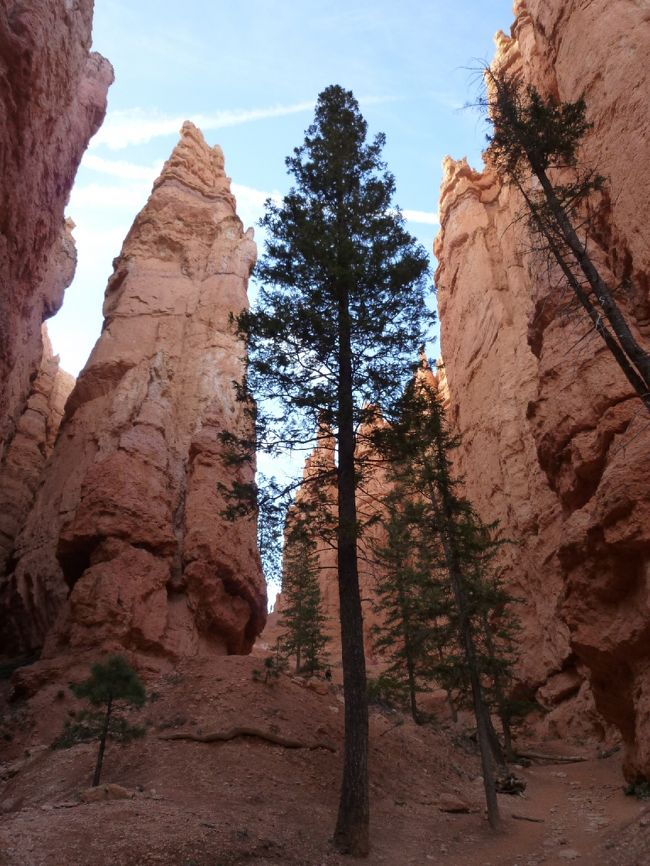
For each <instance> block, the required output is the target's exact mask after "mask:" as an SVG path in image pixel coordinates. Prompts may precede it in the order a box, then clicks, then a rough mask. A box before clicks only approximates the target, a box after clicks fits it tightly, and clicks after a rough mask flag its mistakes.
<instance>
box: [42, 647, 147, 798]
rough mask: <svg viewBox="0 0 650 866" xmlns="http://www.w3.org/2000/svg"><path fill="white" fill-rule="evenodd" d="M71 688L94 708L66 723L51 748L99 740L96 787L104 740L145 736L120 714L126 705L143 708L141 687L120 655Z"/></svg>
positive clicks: (109, 659)
mask: <svg viewBox="0 0 650 866" xmlns="http://www.w3.org/2000/svg"><path fill="white" fill-rule="evenodd" d="M70 689H71V691H72V692H73V694H74V695H75V696H76V697H78V698H85V699H86V700H87V701H89V703H90V704H91V706H92V707H93V708H94V709H91V710H82V712H81V713H79V714H78V716H77V718H76V719H75V721H74V722H72V723H71V722H69V721H68V722H66V726H65V730H64V731H63V734H62V735H61V736H60V737H59V739H58V740H57V741H56V742H55V744H54V745H55V746H56V747H58V748H67V747H69V746H72V745H74V743H80V742H87V741H89V740H98V741H99V745H98V749H97V762H96V764H95V772H94V774H93V782H92V784H93V787H95V786H97V785H99V782H100V779H101V774H102V765H103V763H104V752H105V750H106V741H107V740H108V739H113V740H116V741H117V742H120V743H124V742H128V740H130V739H133V738H134V737H141V736H142V735H143V734H144V728H141V727H139V726H136V725H131V724H129V722H128V721H127V720H126V719H125V718H124V716H123V715H122V711H123V710H124V709H125V708H126V707H128V706H132V707H141V706H142V705H143V703H144V701H145V690H144V686H143V685H142V682H141V680H140V678H139V677H138V675H137V673H136V672H135V671H134V670H133V668H132V667H131V665H130V664H129V663H128V662H127V660H126V659H125V658H124V657H123V656H110V657H109V658H108V659H107V660H106V662H105V663H104V664H101V663H99V662H97V663H96V664H94V665H92V667H91V669H90V676H89V677H88V679H86V680H84V681H83V682H80V683H71V684H70Z"/></svg>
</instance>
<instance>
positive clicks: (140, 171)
mask: <svg viewBox="0 0 650 866" xmlns="http://www.w3.org/2000/svg"><path fill="white" fill-rule="evenodd" d="M81 164H82V166H83V167H84V168H89V169H91V170H92V171H97V172H99V173H100V174H109V175H111V176H112V177H123V178H125V179H127V180H144V181H147V182H148V183H153V182H154V180H155V179H156V178H157V177H158V175H159V174H160V171H161V169H162V167H163V163H162V161H161V160H156V162H154V163H152V164H151V165H137V164H136V163H134V162H126V161H124V160H119V159H105V158H104V157H103V156H97V154H94V153H89V152H86V153H85V154H84V157H83V159H82V161H81Z"/></svg>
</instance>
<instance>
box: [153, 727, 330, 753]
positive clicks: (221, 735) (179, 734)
mask: <svg viewBox="0 0 650 866" xmlns="http://www.w3.org/2000/svg"><path fill="white" fill-rule="evenodd" d="M237 737H255V738H256V739H258V740H265V741H266V742H267V743H273V744H274V745H276V746H283V747H284V748H285V749H327V751H328V752H335V751H336V748H335V746H333V745H332V744H331V743H326V742H323V741H320V742H316V743H304V742H303V741H302V740H291V739H289V738H288V737H281V736H280V735H279V734H273V733H272V732H271V731H263V730H262V729H261V728H248V727H237V728H229V729H228V730H227V731H212V732H210V733H208V734H195V733H193V732H192V731H173V732H171V733H168V734H160V736H159V737H158V739H159V740H192V741H193V742H195V743H222V742H226V741H227V740H235V739H236V738H237Z"/></svg>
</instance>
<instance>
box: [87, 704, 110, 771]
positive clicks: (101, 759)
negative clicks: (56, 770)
mask: <svg viewBox="0 0 650 866" xmlns="http://www.w3.org/2000/svg"><path fill="white" fill-rule="evenodd" d="M112 708H113V699H112V698H109V699H108V704H107V705H106V717H105V719H104V726H103V728H102V732H101V735H100V737H99V749H98V751H97V763H96V764H95V773H94V775H93V784H92V787H93V788H96V787H97V785H99V780H100V778H101V775H102V764H103V763H104V752H105V750H106V737H107V736H108V726H109V725H110V723H111V710H112Z"/></svg>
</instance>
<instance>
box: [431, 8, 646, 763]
mask: <svg viewBox="0 0 650 866" xmlns="http://www.w3.org/2000/svg"><path fill="white" fill-rule="evenodd" d="M515 11H516V14H517V18H516V21H515V24H514V25H513V28H512V38H508V37H506V36H504V35H503V34H500V35H499V36H498V37H497V57H496V61H495V62H496V63H497V64H498V65H500V66H502V67H505V68H506V69H507V70H509V71H510V72H512V73H514V74H519V75H521V76H523V79H524V80H525V81H527V82H531V83H533V84H534V85H535V86H536V87H537V88H538V89H540V90H541V91H542V92H544V93H547V94H549V93H550V94H554V95H556V96H557V97H559V99H561V100H565V101H566V100H575V99H577V98H578V97H580V95H582V94H584V96H585V99H586V102H587V109H588V118H589V120H590V121H591V122H592V123H593V124H594V125H593V129H592V130H591V131H590V132H589V134H588V136H587V140H586V142H585V147H584V153H583V154H582V158H583V159H584V161H585V163H588V164H590V165H592V166H595V167H597V168H598V170H599V171H600V172H601V173H602V174H603V175H605V176H606V177H607V178H608V187H609V194H608V195H605V196H603V197H602V198H601V199H600V200H599V201H598V202H596V203H595V205H594V212H593V225H594V228H593V231H592V236H591V238H590V248H591V249H592V251H593V254H594V255H595V256H596V257H597V259H598V260H599V262H600V263H601V266H602V267H603V269H604V270H605V272H606V273H607V274H608V276H609V277H610V279H612V280H613V281H614V282H615V283H616V284H620V285H621V288H620V290H619V298H620V303H621V304H622V305H623V306H624V308H625V309H626V310H627V312H628V314H629V316H630V318H631V319H632V321H633V322H634V323H635V328H636V331H637V334H638V336H639V338H640V340H641V341H642V342H643V343H644V345H646V346H650V340H649V339H648V336H649V334H648V327H649V312H650V297H649V295H648V286H649V279H648V278H649V275H650V240H649V236H648V231H647V219H648V213H650V190H649V188H648V185H647V184H646V183H645V182H639V178H643V177H645V175H646V174H647V172H648V170H649V169H650V135H649V132H650V104H649V103H648V100H647V94H648V92H649V90H650V81H649V76H650V68H649V67H648V64H647V57H648V53H649V52H650V10H648V9H647V8H645V6H644V4H639V3H631V2H630V3H627V2H626V3H616V4H612V3H608V2H606V0H591V2H586V3H581V4H577V3H564V2H560V0H528V2H517V3H516V4H515ZM521 212H522V204H521V202H520V200H518V198H517V195H516V193H515V191H514V190H512V189H510V188H507V187H505V188H504V187H503V186H502V185H501V183H500V182H499V181H498V179H497V178H496V177H495V176H494V174H493V173H492V171H491V170H490V169H489V168H487V169H485V170H484V171H482V172H475V171H473V170H472V169H471V168H469V167H468V166H467V164H466V163H465V162H464V161H462V160H461V161H460V162H455V161H453V160H448V161H447V162H446V163H445V172H444V180H443V184H442V189H441V206H440V213H441V231H440V234H439V236H438V239H437V241H436V247H435V250H436V255H437V257H438V259H439V262H440V264H439V268H438V273H437V284H438V292H439V303H440V317H441V322H442V338H441V339H442V351H443V356H444V361H445V365H446V376H447V380H448V385H449V391H450V401H451V411H452V414H453V418H454V423H455V424H456V426H457V428H458V430H459V431H460V432H461V433H462V435H463V446H462V449H461V450H460V453H459V457H458V466H459V470H460V472H461V473H462V474H463V475H464V477H465V483H466V487H467V492H468V495H469V497H470V498H471V499H472V501H473V502H475V504H476V505H477V506H478V508H479V511H480V513H481V516H482V517H483V519H485V520H488V521H491V520H499V521H500V523H501V529H502V534H503V536H504V537H505V538H508V539H511V540H512V542H513V544H512V545H507V546H506V547H504V549H503V552H502V554H501V565H502V567H503V569H504V571H505V574H506V575H507V579H508V581H509V583H510V584H511V586H512V587H513V589H514V591H515V593H516V594H517V595H519V596H520V597H521V598H522V599H523V603H522V605H521V606H520V613H521V617H522V621H523V625H524V632H523V635H522V651H523V652H522V659H521V676H522V679H523V681H524V683H525V684H526V685H527V686H528V688H529V691H530V693H534V692H535V690H536V689H538V688H539V689H540V691H539V692H538V698H539V699H540V701H541V702H542V703H543V704H545V705H546V706H547V708H548V709H549V710H551V712H550V714H549V715H548V717H547V723H548V726H549V728H550V729H551V730H553V729H555V730H556V731H558V732H560V733H562V732H563V731H569V732H573V733H579V732H580V730H581V729H584V730H588V729H589V728H590V727H594V726H595V727H596V728H597V727H598V724H599V722H598V715H596V714H595V713H594V712H593V710H589V701H590V698H589V688H588V687H587V686H585V687H582V686H581V685H580V681H581V680H582V678H583V677H586V679H587V681H588V683H589V686H590V690H591V694H592V695H593V697H594V698H595V704H596V707H597V709H598V711H599V713H600V714H601V717H602V719H604V720H605V723H609V724H614V725H616V726H617V728H618V729H619V731H620V732H621V734H622V736H623V739H624V741H625V744H626V747H627V752H626V774H627V775H628V777H629V778H631V779H632V778H636V777H638V776H639V775H645V776H646V777H647V776H649V775H650V745H649V744H650V640H649V638H650V610H649V602H648V584H649V580H650V419H649V418H648V416H647V412H646V411H645V410H644V409H643V407H642V404H641V403H640V401H639V400H638V399H637V398H635V397H634V395H632V394H631V393H630V389H629V386H628V384H627V382H626V380H625V379H624V377H623V375H622V374H621V373H620V372H619V370H618V367H617V366H616V365H615V363H614V362H613V360H612V359H611V356H610V355H609V353H608V352H607V351H606V350H605V349H604V348H603V346H602V345H601V342H600V340H599V338H598V337H597V335H596V334H595V333H594V332H593V331H592V330H591V329H590V327H589V325H588V322H587V321H586V320H583V319H582V318H581V317H577V316H567V315H564V314H562V313H561V312H560V311H559V310H558V289H557V287H556V276H557V275H556V274H555V273H554V271H553V270H552V269H548V268H547V266H546V262H545V261H543V260H542V259H541V258H540V257H539V256H538V255H536V254H535V253H534V251H533V250H532V244H531V241H530V239H529V238H528V236H527V235H526V231H525V226H524V225H523V223H522V222H521V221H520V220H518V219H517V218H518V216H519V215H520V214H521ZM628 282H629V283H631V285H632V286H633V287H634V288H628V287H627V284H628ZM568 683H570V684H571V688H568V687H567V684H568Z"/></svg>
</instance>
